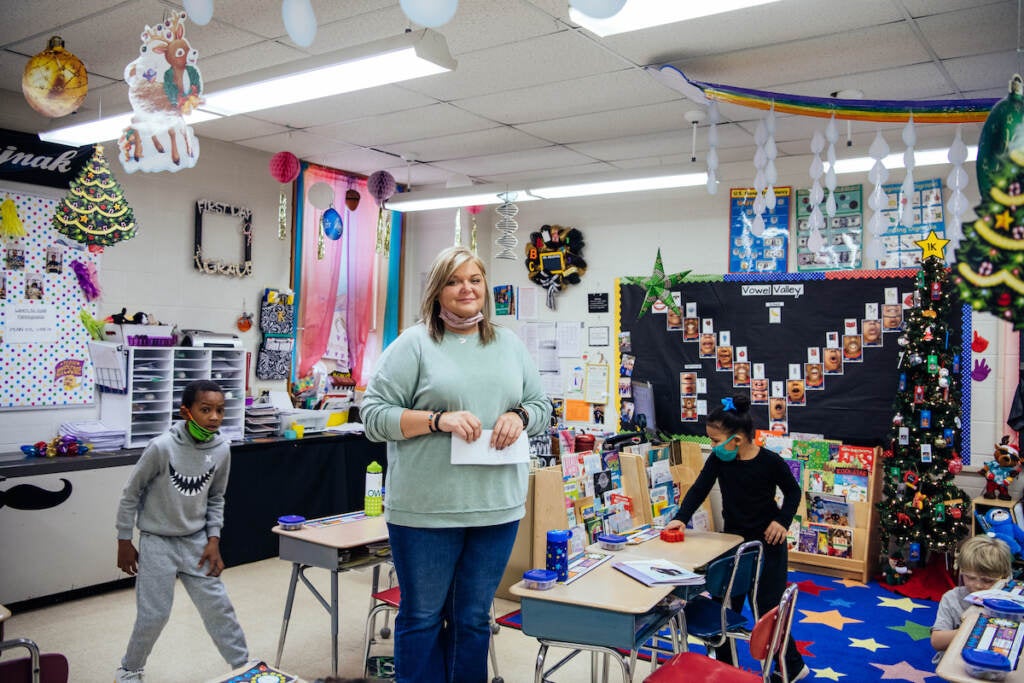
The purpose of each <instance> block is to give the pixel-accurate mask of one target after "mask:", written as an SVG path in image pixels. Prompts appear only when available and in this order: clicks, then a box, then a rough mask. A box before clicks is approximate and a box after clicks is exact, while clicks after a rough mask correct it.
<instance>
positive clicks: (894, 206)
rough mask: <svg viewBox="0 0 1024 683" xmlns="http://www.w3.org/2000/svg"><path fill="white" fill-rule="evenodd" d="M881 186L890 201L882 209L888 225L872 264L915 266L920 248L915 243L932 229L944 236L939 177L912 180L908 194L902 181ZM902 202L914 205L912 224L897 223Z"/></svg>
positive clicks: (917, 264) (897, 266) (918, 264)
mask: <svg viewBox="0 0 1024 683" xmlns="http://www.w3.org/2000/svg"><path fill="white" fill-rule="evenodd" d="M882 189H883V190H885V195H886V197H887V198H888V200H889V202H888V206H887V208H885V209H883V210H882V213H883V214H884V215H885V217H886V220H887V221H888V223H889V228H888V229H887V230H886V231H885V232H884V233H883V234H882V255H881V257H879V259H878V261H877V262H876V263H875V264H874V267H875V268H917V267H919V266H920V265H921V247H920V246H919V245H918V244H917V242H918V241H920V240H923V239H925V238H927V237H928V233H929V232H931V231H933V230H934V231H935V234H936V235H938V236H939V237H940V238H943V237H945V236H946V221H945V217H944V214H943V208H942V180H941V179H939V178H932V179H931V180H919V181H918V182H916V183H914V194H913V196H911V197H903V196H902V194H903V192H902V189H903V186H902V183H889V184H886V185H883V186H882ZM905 201H907V202H910V203H911V205H912V206H913V207H914V225H912V226H911V227H906V226H903V225H900V207H901V206H902V205H903V203H904V202H905ZM868 267H872V264H868Z"/></svg>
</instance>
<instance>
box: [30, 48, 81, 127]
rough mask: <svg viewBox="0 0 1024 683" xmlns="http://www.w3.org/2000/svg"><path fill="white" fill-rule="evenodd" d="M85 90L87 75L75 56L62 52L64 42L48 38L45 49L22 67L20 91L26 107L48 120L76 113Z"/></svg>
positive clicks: (65, 51) (63, 50)
mask: <svg viewBox="0 0 1024 683" xmlns="http://www.w3.org/2000/svg"><path fill="white" fill-rule="evenodd" d="M88 91H89V73H88V72H87V71H86V70H85V65H84V64H82V60H80V59H79V58H78V57H76V56H75V55H73V54H71V53H70V52H68V51H67V50H65V49H64V39H63V38H61V37H60V36H53V37H52V38H50V41H49V43H48V44H47V46H46V49H45V50H43V51H42V52H40V53H39V54H37V55H36V56H35V57H32V58H31V59H29V60H28V63H27V64H25V71H24V72H23V73H22V75H21V92H22V94H23V95H24V96H25V101H26V102H28V105H29V106H30V107H32V108H33V109H35V110H36V111H37V112H38V113H40V114H42V115H43V116H46V117H48V118H51V119H56V118H60V117H61V116H67V115H68V114H71V113H72V112H75V111H77V110H78V107H79V106H80V105H81V104H82V101H83V100H85V95H86V93H87V92H88Z"/></svg>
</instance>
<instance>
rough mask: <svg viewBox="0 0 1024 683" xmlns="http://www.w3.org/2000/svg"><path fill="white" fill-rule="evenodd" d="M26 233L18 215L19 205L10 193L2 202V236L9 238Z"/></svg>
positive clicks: (0, 227)
mask: <svg viewBox="0 0 1024 683" xmlns="http://www.w3.org/2000/svg"><path fill="white" fill-rule="evenodd" d="M25 235H26V232H25V226H24V225H23V224H22V222H21V216H19V215H18V206H17V205H16V204H15V203H14V200H13V199H11V198H10V196H9V195H8V196H7V197H6V198H4V201H3V202H0V237H2V238H3V239H5V240H9V239H12V238H16V237H24V236H25Z"/></svg>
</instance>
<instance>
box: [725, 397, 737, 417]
mask: <svg viewBox="0 0 1024 683" xmlns="http://www.w3.org/2000/svg"><path fill="white" fill-rule="evenodd" d="M722 410H724V411H726V412H728V411H730V410H731V411H733V412H734V413H735V412H738V411H737V410H736V404H735V403H733V402H732V397H730V396H726V397H725V398H723V399H722Z"/></svg>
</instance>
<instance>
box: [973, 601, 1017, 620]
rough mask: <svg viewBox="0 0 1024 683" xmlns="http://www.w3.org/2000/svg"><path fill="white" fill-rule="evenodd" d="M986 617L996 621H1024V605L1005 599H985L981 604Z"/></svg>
mask: <svg viewBox="0 0 1024 683" xmlns="http://www.w3.org/2000/svg"><path fill="white" fill-rule="evenodd" d="M981 607H982V609H983V610H984V611H985V615H986V616H989V617H994V618H996V619H1009V620H1010V621H1024V605H1022V604H1020V603H1019V602H1017V601H1016V600H1006V599H1004V598H985V599H984V600H983V601H982V602H981Z"/></svg>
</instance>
